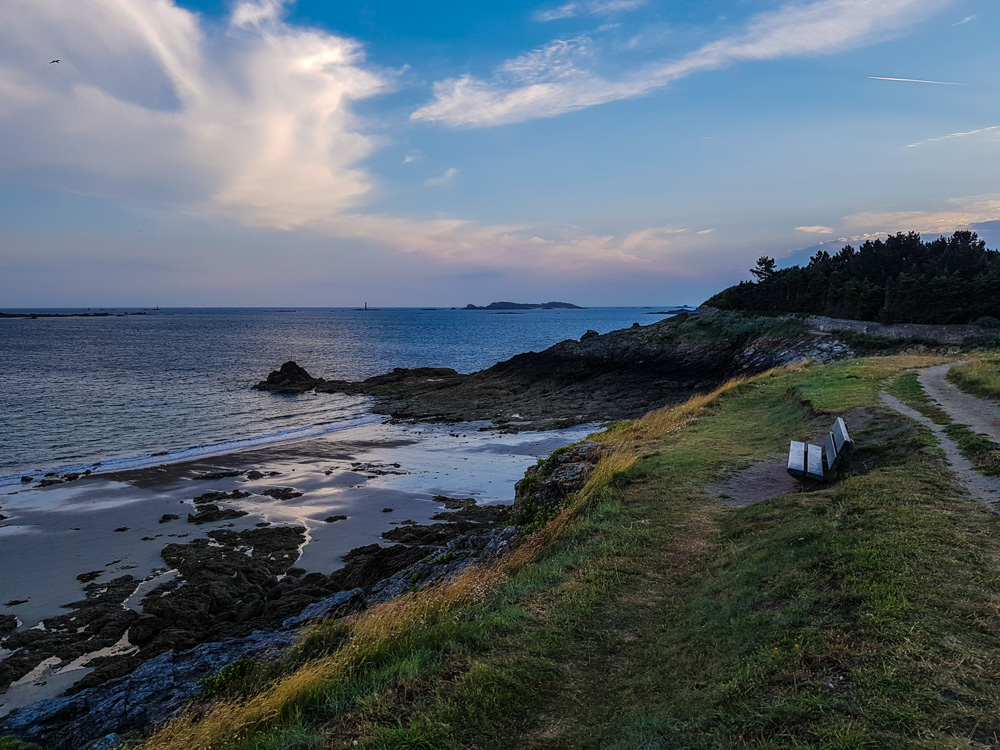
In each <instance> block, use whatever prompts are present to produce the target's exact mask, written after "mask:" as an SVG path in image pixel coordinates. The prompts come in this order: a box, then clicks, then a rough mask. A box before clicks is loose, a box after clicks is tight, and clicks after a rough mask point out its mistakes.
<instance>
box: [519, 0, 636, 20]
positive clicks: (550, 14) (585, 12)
mask: <svg viewBox="0 0 1000 750" xmlns="http://www.w3.org/2000/svg"><path fill="white" fill-rule="evenodd" d="M645 4H646V0H590V1H589V2H570V3H565V4H564V5H560V6H559V7H558V8H553V9H552V10H540V11H538V12H537V13H536V14H535V20H536V21H558V20H561V19H563V18H575V17H577V16H606V15H610V14H612V13H621V12H623V11H629V10H634V9H636V8H638V7H640V6H642V5H645Z"/></svg>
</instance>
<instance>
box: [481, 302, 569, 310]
mask: <svg viewBox="0 0 1000 750" xmlns="http://www.w3.org/2000/svg"><path fill="white" fill-rule="evenodd" d="M462 309H463V310H586V309H587V308H586V307H580V306H579V305H571V304H570V303H569V302H541V303H539V304H537V305H535V304H531V303H526V302H490V304H488V305H486V307H479V306H478V305H466V306H465V307H463V308H462Z"/></svg>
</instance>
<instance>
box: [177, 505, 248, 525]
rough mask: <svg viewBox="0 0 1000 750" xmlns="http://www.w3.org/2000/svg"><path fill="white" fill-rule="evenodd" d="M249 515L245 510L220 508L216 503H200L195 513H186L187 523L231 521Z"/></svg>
mask: <svg viewBox="0 0 1000 750" xmlns="http://www.w3.org/2000/svg"><path fill="white" fill-rule="evenodd" d="M246 515H249V514H248V513H247V512H246V511H245V510H236V509H235V508H220V507H219V506H218V505H202V506H200V507H199V508H198V512H197V513H188V517H187V520H188V523H197V524H202V523H211V522H212V521H231V520H233V519H236V518H242V517H243V516H246Z"/></svg>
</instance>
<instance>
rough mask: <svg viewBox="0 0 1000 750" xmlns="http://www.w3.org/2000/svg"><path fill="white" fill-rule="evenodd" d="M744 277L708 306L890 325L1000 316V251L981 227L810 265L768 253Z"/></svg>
mask: <svg viewBox="0 0 1000 750" xmlns="http://www.w3.org/2000/svg"><path fill="white" fill-rule="evenodd" d="M750 272H751V273H752V274H753V275H754V277H755V278H756V279H757V280H756V281H742V282H740V283H739V284H737V285H736V286H731V287H729V288H728V289H724V290H722V291H721V292H719V293H718V294H716V295H715V296H714V297H712V298H711V299H709V300H707V301H706V302H705V304H706V305H710V306H712V307H718V308H720V309H724V310H747V311H753V312H788V313H796V312H797V313H809V314H813V315H825V316H828V317H833V318H850V319H853V320H874V321H879V322H882V323H934V324H948V323H970V322H976V321H978V320H979V319H981V318H984V317H985V318H987V320H986V321H983V322H984V323H992V322H993V321H992V320H989V319H990V318H1000V252H997V251H995V250H989V249H987V247H986V243H985V242H984V241H983V240H981V239H979V237H978V236H977V235H976V233H975V232H968V231H962V232H955V234H953V235H952V236H951V237H940V238H938V239H935V240H932V241H930V242H924V241H922V240H921V238H920V235H919V234H917V233H916V232H909V233H907V234H903V233H899V234H896V235H894V236H890V237H888V238H887V239H885V240H880V239H879V240H875V241H874V242H872V241H871V240H868V241H866V242H865V243H864V244H863V245H861V246H860V247H858V248H857V249H855V248H854V247H852V246H851V245H847V246H846V247H844V248H843V249H842V250H841V251H840V252H838V253H836V254H833V255H831V254H830V253H828V252H827V251H825V250H820V251H819V252H817V253H816V254H815V255H814V256H812V258H810V259H809V264H808V265H807V266H805V267H801V266H792V267H790V268H781V269H778V268H776V267H775V261H774V259H773V258H770V257H768V256H763V257H761V258H760V259H759V260H758V261H757V267H756V268H752V269H750Z"/></svg>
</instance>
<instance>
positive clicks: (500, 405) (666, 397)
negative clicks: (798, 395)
mask: <svg viewBox="0 0 1000 750" xmlns="http://www.w3.org/2000/svg"><path fill="white" fill-rule="evenodd" d="M687 317H689V316H686V315H678V316H677V317H675V318H670V319H668V320H663V321H659V322H657V323H654V324H652V325H649V326H643V327H640V328H635V329H623V330H620V331H612V332H611V333H606V334H603V335H587V336H585V337H584V339H582V340H580V341H573V340H567V341H563V342H561V343H558V344H555V345H554V346H551V347H549V348H548V349H546V350H545V351H542V352H527V353H525V354H519V355H517V356H515V357H512V358H511V359H509V360H507V361H505V362H501V363H499V364H496V365H494V366H493V367H490V368H488V369H486V370H481V371H479V372H474V373H472V374H469V375H465V374H461V373H458V372H456V371H454V370H451V369H447V368H434V367H421V368H415V369H404V368H396V369H394V370H393V371H391V372H388V373H385V374H383V375H376V376H374V377H371V378H368V379H367V380H363V381H360V382H351V381H344V380H323V379H322V378H307V377H306V375H303V373H305V371H304V370H303V369H302V368H301V367H299V366H298V365H296V364H295V363H294V362H291V363H285V365H283V366H282V370H279V371H278V373H271V375H269V376H268V379H267V380H266V381H264V382H262V383H258V384H257V385H256V386H255V387H256V388H258V389H260V390H269V391H275V392H280V393H301V392H304V391H307V390H315V391H316V392H318V393H333V392H339V393H351V394H364V395H368V396H372V397H373V398H374V400H375V404H374V409H375V411H377V412H380V413H384V414H389V415H391V416H393V417H395V418H397V419H403V420H412V421H432V422H435V421H436V422H460V421H475V420H489V421H492V422H493V423H494V424H496V425H497V426H498V427H501V428H502V429H506V430H510V431H518V430H523V429H552V428H558V427H566V426H570V425H574V424H581V423H586V422H601V421H608V420H618V419H633V418H636V417H638V416H641V415H642V414H644V413H646V412H647V411H649V410H650V409H654V408H658V407H661V406H665V405H667V404H671V403H677V402H678V401H682V400H684V399H686V398H688V397H690V396H691V395H693V394H695V393H699V392H704V391H708V390H711V389H713V388H716V387H717V386H719V385H721V384H722V383H724V382H725V381H726V380H728V379H730V378H732V377H735V376H738V375H751V374H754V373H757V372H761V371H763V370H767V369H768V368H771V367H777V366H780V365H784V364H788V363H790V362H795V361H800V360H804V359H816V360H818V361H829V360H831V359H842V358H845V357H849V356H852V352H851V350H850V348H849V347H847V346H846V345H844V344H843V343H841V342H840V341H838V340H837V339H835V338H831V337H829V336H816V335H813V334H809V333H807V332H806V331H805V330H804V327H803V328H802V331H801V333H800V334H797V335H796V336H795V337H792V338H789V337H783V338H772V337H768V336H765V335H757V336H756V337H754V336H753V335H747V334H745V333H741V334H740V335H734V336H727V335H724V332H723V334H721V335H717V336H715V337H712V336H703V337H702V338H694V337H691V336H689V335H687V334H686V333H684V332H681V333H678V326H679V325H680V324H681V323H683V322H684V320H686V319H687ZM283 371H287V372H288V373H290V374H296V377H295V378H292V377H291V375H289V377H284V376H280V373H281V372H283Z"/></svg>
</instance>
